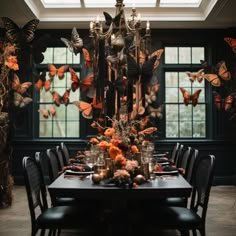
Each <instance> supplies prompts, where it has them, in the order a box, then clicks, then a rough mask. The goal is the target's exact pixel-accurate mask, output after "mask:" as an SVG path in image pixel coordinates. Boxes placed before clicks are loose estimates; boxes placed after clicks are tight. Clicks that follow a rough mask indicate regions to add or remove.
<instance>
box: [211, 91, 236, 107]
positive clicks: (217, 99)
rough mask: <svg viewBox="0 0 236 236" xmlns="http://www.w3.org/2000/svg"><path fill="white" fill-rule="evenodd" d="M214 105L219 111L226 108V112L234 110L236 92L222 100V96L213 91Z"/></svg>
mask: <svg viewBox="0 0 236 236" xmlns="http://www.w3.org/2000/svg"><path fill="white" fill-rule="evenodd" d="M213 96H214V103H215V105H216V108H217V110H218V111H220V110H221V108H224V109H225V111H229V110H230V109H231V108H232V105H233V103H234V101H235V100H236V92H232V93H231V94H229V95H228V96H227V97H226V98H225V99H222V98H221V96H220V94H219V93H218V92H216V91H213Z"/></svg>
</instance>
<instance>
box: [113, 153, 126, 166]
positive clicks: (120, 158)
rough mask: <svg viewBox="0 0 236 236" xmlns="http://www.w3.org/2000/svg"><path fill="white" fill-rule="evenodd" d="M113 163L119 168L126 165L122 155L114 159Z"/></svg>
mask: <svg viewBox="0 0 236 236" xmlns="http://www.w3.org/2000/svg"><path fill="white" fill-rule="evenodd" d="M115 161H116V164H118V165H120V166H125V165H126V159H125V157H124V156H123V155H122V154H118V155H117V156H116V157H115Z"/></svg>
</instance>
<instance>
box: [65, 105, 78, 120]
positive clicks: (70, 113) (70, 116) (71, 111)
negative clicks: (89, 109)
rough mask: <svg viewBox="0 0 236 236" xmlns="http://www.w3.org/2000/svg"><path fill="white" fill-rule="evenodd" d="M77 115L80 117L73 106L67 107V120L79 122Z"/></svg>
mask: <svg viewBox="0 0 236 236" xmlns="http://www.w3.org/2000/svg"><path fill="white" fill-rule="evenodd" d="M79 115H80V112H79V109H78V108H77V107H76V106H75V105H73V104H70V105H68V109H67V120H77V121H79Z"/></svg>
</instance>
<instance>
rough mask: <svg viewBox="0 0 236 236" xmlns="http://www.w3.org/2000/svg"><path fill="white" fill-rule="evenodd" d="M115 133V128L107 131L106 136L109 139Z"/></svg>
mask: <svg viewBox="0 0 236 236" xmlns="http://www.w3.org/2000/svg"><path fill="white" fill-rule="evenodd" d="M114 133H115V129H114V128H108V129H106V130H105V132H104V135H105V136H107V137H111V136H112V135H113V134H114Z"/></svg>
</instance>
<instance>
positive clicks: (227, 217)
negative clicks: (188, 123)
mask: <svg viewBox="0 0 236 236" xmlns="http://www.w3.org/2000/svg"><path fill="white" fill-rule="evenodd" d="M13 195H14V200H13V205H12V206H11V207H8V208H5V209H0V236H30V234H31V233H30V231H31V229H30V217H29V211H28V206H27V199H26V193H25V188H24V187H23V186H14V190H13ZM206 231H207V234H206V235H207V236H235V235H236V187H235V186H214V187H212V191H211V196H210V202H209V207H208V213H207V222H206ZM38 235H39V234H38ZM75 235H80V236H84V235H85V234H84V233H83V232H74V231H73V232H71V231H65V232H62V234H61V236H75ZM153 235H154V234H153ZM155 235H157V233H155ZM158 235H163V236H164V235H165V236H174V235H178V233H177V232H173V231H171V232H170V231H168V232H160V233H159V234H158ZM145 236H146V235H145Z"/></svg>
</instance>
